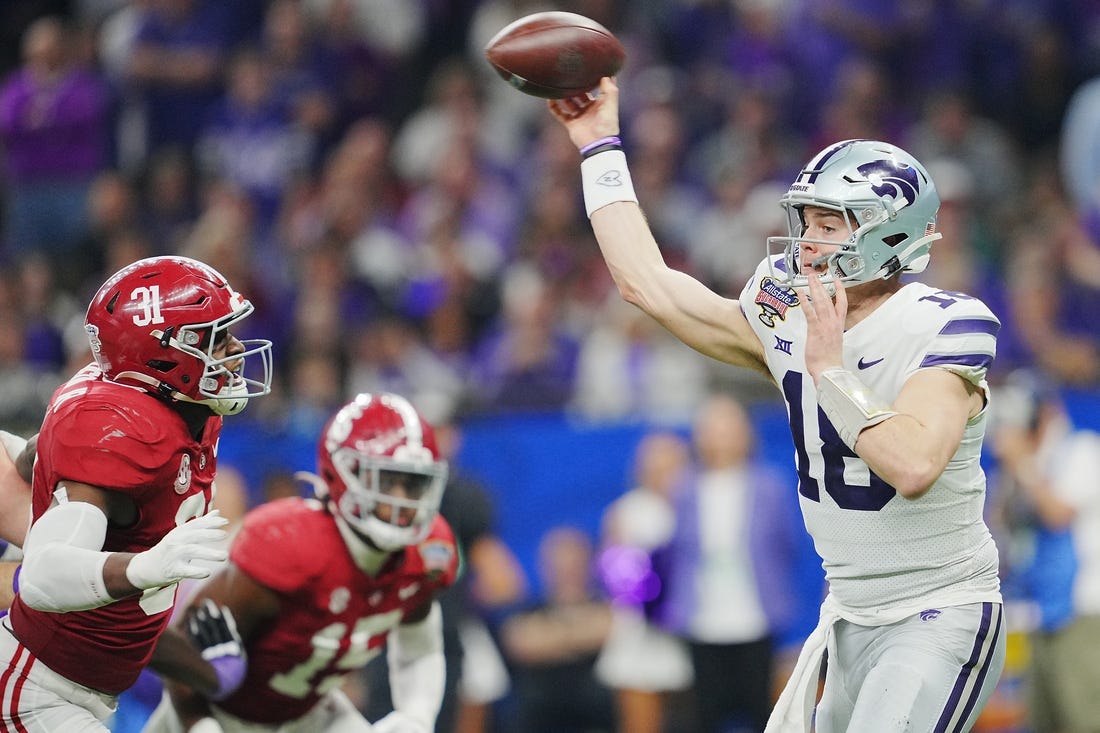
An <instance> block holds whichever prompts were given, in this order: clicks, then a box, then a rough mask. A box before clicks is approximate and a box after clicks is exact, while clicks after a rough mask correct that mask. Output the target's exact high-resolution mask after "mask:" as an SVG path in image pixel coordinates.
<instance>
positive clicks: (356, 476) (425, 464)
mask: <svg viewBox="0 0 1100 733" xmlns="http://www.w3.org/2000/svg"><path fill="white" fill-rule="evenodd" d="M317 465H318V470H319V472H320V474H321V480H322V481H323V484H324V485H323V487H321V488H322V489H323V490H327V492H328V495H329V498H330V499H331V501H332V504H333V506H334V507H335V510H336V512H337V516H338V518H340V519H342V520H343V521H344V522H346V523H347V525H348V526H349V527H350V528H351V529H353V530H354V531H355V532H356V534H358V535H360V536H363V537H366V538H367V539H369V540H370V541H371V543H373V544H374V545H375V546H377V547H378V548H379V549H381V550H385V551H387V552H392V551H394V550H398V549H400V548H402V547H405V546H406V545H415V544H416V543H418V542H420V541H421V540H423V539H424V538H425V537H427V536H428V533H429V532H430V531H431V527H432V521H433V520H434V519H435V516H436V514H438V513H439V502H440V500H441V499H442V498H443V488H444V485H445V484H446V481H447V462H446V461H444V460H440V458H439V450H438V448H437V447H436V442H435V432H434V431H433V429H432V426H431V425H429V424H428V423H427V422H426V421H425V420H424V418H423V417H421V416H420V414H419V413H418V412H417V411H416V409H415V408H413V406H412V405H411V404H409V401H408V400H406V399H405V398H404V397H401V396H399V395H395V394H389V393H381V394H360V395H358V396H356V398H355V399H354V400H352V401H351V402H349V403H348V404H346V405H344V406H343V407H342V408H341V409H340V411H339V412H337V413H336V415H334V416H333V417H332V419H331V420H329V422H328V425H326V426H325V429H324V431H323V432H322V434H321V441H320V443H319V444H318V446H317Z"/></svg>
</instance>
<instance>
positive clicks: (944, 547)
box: [740, 260, 1000, 613]
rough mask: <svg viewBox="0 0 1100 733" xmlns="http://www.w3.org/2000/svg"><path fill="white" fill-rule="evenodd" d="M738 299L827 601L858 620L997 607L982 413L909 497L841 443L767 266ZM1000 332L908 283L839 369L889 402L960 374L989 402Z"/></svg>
mask: <svg viewBox="0 0 1100 733" xmlns="http://www.w3.org/2000/svg"><path fill="white" fill-rule="evenodd" d="M740 301H741V308H742V310H743V311H744V313H745V316H746V318H747V319H748V321H749V323H750V324H751V325H752V328H753V330H754V331H755V332H756V334H757V335H758V336H759V338H760V341H761V343H762V344H763V346H764V353H765V355H766V358H767V362H768V367H769V369H770V370H771V373H772V376H773V377H774V379H775V382H776V384H777V385H779V387H780V389H781V390H782V392H783V398H784V400H785V401H786V403H787V413H788V415H789V417H790V424H791V434H792V437H793V440H794V446H795V465H796V468H797V471H798V478H799V495H800V496H799V503H800V504H801V506H802V515H803V518H804V519H805V522H806V529H807V530H808V531H809V533H810V535H811V536H812V537H813V540H814V545H815V547H816V548H817V552H818V554H819V555H820V556H821V558H822V561H823V562H822V565H823V567H824V568H825V572H826V578H827V579H828V582H829V589H830V592H831V593H832V595H833V597H834V600H836V601H838V602H839V603H840V605H841V606H842V607H844V608H847V609H850V610H852V611H856V612H861V613H862V612H872V613H873V612H877V611H881V610H885V609H890V608H898V607H909V606H920V605H923V604H927V606H928V607H930V606H934V605H936V604H937V600H938V599H939V600H947V599H957V598H959V597H964V598H973V599H976V600H986V601H999V600H1000V585H999V581H998V577H997V550H996V546H995V545H994V543H993V538H992V536H991V535H990V533H989V529H988V528H987V527H986V525H985V522H984V520H983V518H982V509H983V505H984V501H985V474H984V472H983V471H982V468H981V466H980V464H979V458H980V453H981V446H982V438H983V436H984V435H985V427H986V413H987V411H986V410H983V411H982V412H981V413H980V414H979V415H978V416H976V417H975V418H973V419H971V420H970V421H969V422H968V423H967V426H966V430H965V432H964V434H963V439H962V442H961V444H960V445H959V448H958V450H957V451H956V452H955V455H954V456H952V458H951V460H950V461H949V462H948V464H947V469H946V470H945V471H944V473H943V475H942V476H940V478H939V479H938V480H937V481H936V482H935V484H933V486H932V488H931V489H929V490H928V492H926V493H925V494H924V495H923V496H921V497H920V498H919V499H915V500H907V499H905V498H903V497H902V496H901V495H899V494H898V493H897V492H896V491H895V490H894V488H893V487H891V486H890V485H889V484H887V483H886V482H885V481H884V480H883V479H881V478H879V477H878V476H877V475H875V474H874V473H872V472H871V470H870V468H869V467H868V466H867V464H866V463H865V462H864V461H863V460H862V459H860V458H859V457H858V456H857V455H855V453H854V452H853V451H852V450H850V449H849V448H848V447H847V446H846V445H845V444H844V442H843V441H842V440H841V439H840V437H839V435H838V434H837V432H836V429H835V428H834V427H833V425H832V423H830V422H829V419H828V418H827V417H826V416H825V413H824V412H823V411H822V410H821V409H820V408H819V407H818V405H817V389H816V387H815V386H814V382H813V378H812V377H811V376H810V375H809V373H808V372H807V371H806V357H805V351H804V349H805V343H806V318H805V315H804V313H803V309H802V307H801V306H800V305H799V303H798V299H797V297H796V296H795V293H794V291H793V290H791V289H790V288H786V287H783V286H780V285H777V284H776V283H775V281H774V279H773V278H772V276H771V270H770V268H769V266H768V262H767V260H765V261H764V262H762V263H761V265H760V266H759V267H758V268H757V270H756V273H755V274H754V276H753V278H752V279H751V280H750V281H749V283H748V284H747V285H746V286H745V289H744V290H743V291H742V293H741V298H740ZM999 328H1000V322H999V321H998V320H997V318H996V316H994V315H993V313H992V312H991V311H990V310H989V309H988V308H987V307H986V306H985V304H983V303H982V302H981V301H979V300H977V299H975V298H972V297H970V296H967V295H964V294H961V293H954V292H947V291H943V290H936V289H935V288H931V287H929V286H927V285H924V284H922V283H910V284H908V285H905V286H904V287H903V288H902V289H901V290H900V291H898V292H897V293H895V294H894V295H893V296H891V297H890V299H889V300H887V301H886V302H885V303H883V304H882V305H881V306H879V308H878V309H877V310H875V311H874V312H873V313H872V314H871V315H870V316H868V317H867V318H866V319H864V320H863V321H861V322H860V323H858V324H857V325H856V326H855V327H853V328H852V329H850V330H849V331H847V332H846V333H845V336H844V368H845V369H848V370H850V371H851V372H852V373H853V374H856V375H858V377H859V378H860V380H861V381H863V382H864V383H865V384H867V385H868V386H869V387H870V388H871V389H872V390H874V392H875V393H876V394H878V395H879V396H880V397H882V398H884V399H886V400H887V401H888V402H893V400H894V399H895V398H896V397H897V395H898V393H899V392H900V391H901V388H902V385H903V384H905V381H906V380H907V379H908V378H909V377H910V376H912V375H913V374H914V373H915V372H917V371H918V370H920V369H927V368H939V369H947V370H949V371H951V372H953V373H956V374H958V375H959V376H961V377H962V378H963V379H966V380H967V381H969V382H972V383H973V384H975V385H977V386H978V387H980V388H981V389H982V390H983V391H984V392H985V393H986V399H987V400H988V397H989V389H988V385H987V384H986V381H985V375H986V371H987V370H988V368H989V365H990V363H991V362H992V361H993V356H994V353H995V350H996V343H997V331H998V329H999ZM944 605H947V604H946V603H945V604H944Z"/></svg>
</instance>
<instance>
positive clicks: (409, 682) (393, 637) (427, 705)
mask: <svg viewBox="0 0 1100 733" xmlns="http://www.w3.org/2000/svg"><path fill="white" fill-rule="evenodd" d="M386 659H387V662H388V663H389V668H390V688H391V692H392V694H393V707H394V710H396V711H398V712H400V713H402V714H403V715H407V716H409V717H410V718H413V719H415V720H417V721H419V722H420V723H422V724H424V725H425V726H427V729H428V730H431V729H432V728H434V727H435V719H436V716H437V715H439V708H440V707H441V706H442V705H443V688H444V685H445V681H446V673H447V664H446V661H445V660H444V658H443V614H442V612H441V611H440V609H439V603H438V602H434V603H432V610H431V612H430V613H429V614H428V617H427V618H426V619H424V620H423V621H419V622H417V623H413V624H402V625H400V626H398V627H397V628H396V629H394V630H393V631H392V632H391V633H390V635H389V640H388V647H387V652H386Z"/></svg>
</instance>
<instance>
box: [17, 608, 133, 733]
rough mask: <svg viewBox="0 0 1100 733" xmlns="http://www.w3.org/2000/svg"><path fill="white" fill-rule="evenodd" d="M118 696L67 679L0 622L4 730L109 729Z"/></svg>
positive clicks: (103, 732) (100, 732)
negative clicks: (105, 723)
mask: <svg viewBox="0 0 1100 733" xmlns="http://www.w3.org/2000/svg"><path fill="white" fill-rule="evenodd" d="M116 706H117V698H116V697H115V696H114V695H108V694H107V693H104V692H99V691H98V690H93V689H91V688H89V687H85V686H84V685H80V684H77V683H76V682H73V681H72V680H69V679H66V678H65V677H62V676H61V675H60V674H58V673H57V672H54V671H53V670H52V669H50V668H49V667H47V666H46V665H45V664H43V663H42V662H40V661H38V660H37V659H36V658H35V657H34V655H33V654H31V653H30V650H28V649H27V648H26V647H25V646H23V645H22V644H20V643H19V640H18V639H16V638H15V636H14V635H13V634H12V633H11V629H10V628H8V626H7V624H6V623H5V624H0V733H57V732H58V731H65V733H70V731H71V732H72V733H107V727H106V726H105V725H104V721H106V720H107V719H108V718H109V717H111V715H112V714H113V713H114V711H115V707H116Z"/></svg>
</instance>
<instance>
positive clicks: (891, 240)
mask: <svg viewBox="0 0 1100 733" xmlns="http://www.w3.org/2000/svg"><path fill="white" fill-rule="evenodd" d="M906 239H909V235H908V234H906V233H905V232H899V233H897V234H891V235H890V236H888V237H883V238H882V241H883V242H885V243H886V244H887V245H888V246H890V247H897V246H898V245H899V244H901V243H902V242H904V241H905V240H906Z"/></svg>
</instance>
